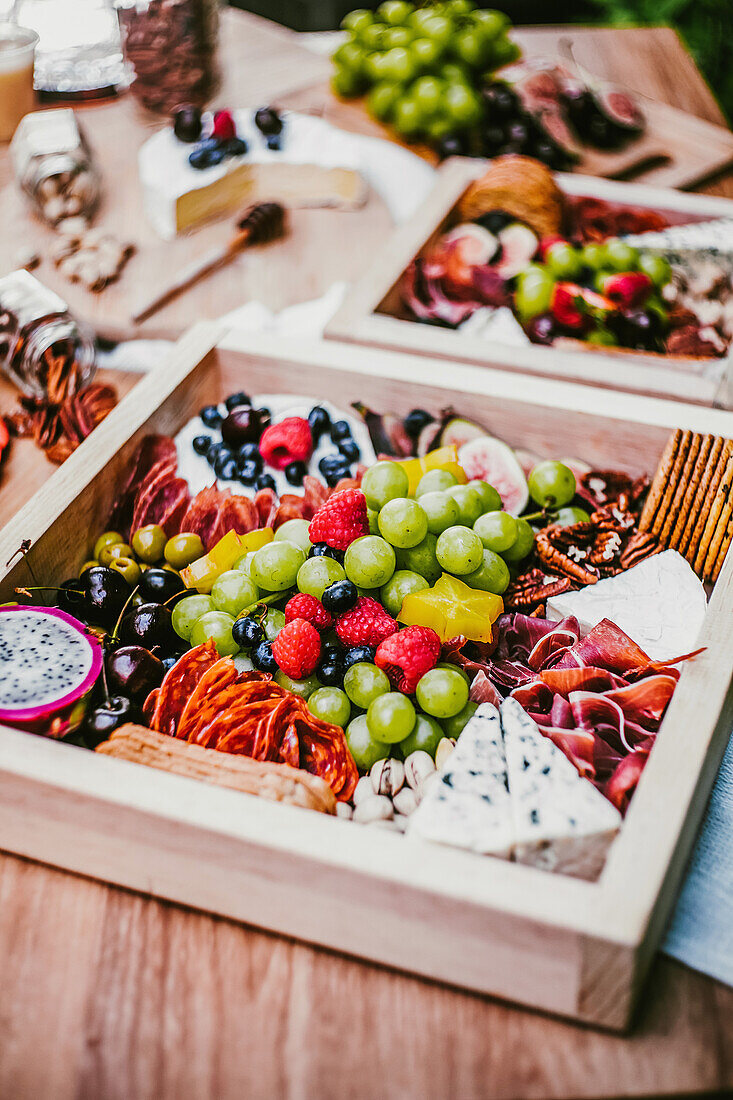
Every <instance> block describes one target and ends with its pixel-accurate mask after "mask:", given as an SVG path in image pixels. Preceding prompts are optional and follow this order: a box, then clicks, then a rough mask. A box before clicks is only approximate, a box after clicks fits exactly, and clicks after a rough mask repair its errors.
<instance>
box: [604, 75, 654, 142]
mask: <svg viewBox="0 0 733 1100" xmlns="http://www.w3.org/2000/svg"><path fill="white" fill-rule="evenodd" d="M593 98H594V99H595V101H596V106H597V107H598V110H599V111H600V112H601V114H602V115H603V116H604V118H607V119H608V121H609V122H611V123H613V125H614V126H618V127H619V128H620V129H621V130H624V131H626V133H627V134H640V133H641V132H642V130H643V129H644V125H645V120H644V115H643V114H642V112H641V109H640V107H639V105H638V104H637V103H635V101H634V100H633V99H632V97H631V96H630V95H629V94H628V92H624V91H622V90H621V89H620V88H614V87H613V86H611V85H603V86H601V87H599V88H595V89H594V95H593Z"/></svg>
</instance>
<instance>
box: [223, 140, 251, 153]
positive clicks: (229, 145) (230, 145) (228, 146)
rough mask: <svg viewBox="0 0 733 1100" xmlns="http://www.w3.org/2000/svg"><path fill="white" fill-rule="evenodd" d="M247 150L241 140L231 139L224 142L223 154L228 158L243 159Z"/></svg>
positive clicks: (246, 146) (245, 144)
mask: <svg viewBox="0 0 733 1100" xmlns="http://www.w3.org/2000/svg"><path fill="white" fill-rule="evenodd" d="M248 148H249V146H248V145H247V142H246V141H244V140H243V138H238V137H233V138H229V141H225V142H224V152H225V153H226V155H227V156H228V157H243V156H244V154H245V153H246V152H247V149H248Z"/></svg>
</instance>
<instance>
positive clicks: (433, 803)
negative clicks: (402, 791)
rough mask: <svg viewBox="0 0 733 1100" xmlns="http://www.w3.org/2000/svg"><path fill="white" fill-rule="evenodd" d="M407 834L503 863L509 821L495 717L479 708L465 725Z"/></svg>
mask: <svg viewBox="0 0 733 1100" xmlns="http://www.w3.org/2000/svg"><path fill="white" fill-rule="evenodd" d="M407 833H408V835H409V836H411V837H420V838H421V839H423V840H430V841H433V842H436V843H439V844H450V845H453V846H454V847H457V848H467V849H469V850H470V851H472V852H480V853H482V854H484V855H494V856H503V857H506V858H508V857H509V855H510V854H511V850H512V815H511V809H510V805H509V791H508V789H507V772H506V760H505V757H504V746H503V743H502V735H501V722H500V719H499V712H498V710H497V709H496V707H494V706H492V704H491V703H483V704H482V705H481V706H480V707H479V708H478V710H477V711H476V713H475V714H474V716H473V718H472V719H471V720H470V722H468V723H467V724H466V726H465V727H464V729H463V732H462V733H461V735H460V737H459V738H458V741H457V742H456V747H455V749H454V750H453V752H452V753H451V755H450V757H449V759H448V761H447V762H446V765H445V767H444V769H443V771H442V772H441V773H440V778H439V780H438V782H434V783H433V784H432V786H430V788H429V789H428V791H427V793H426V795H425V797H424V798H423V800H422V802H421V803H420V805H419V806H418V808H417V809H416V810H415V812H414V813H413V814H412V815H411V816H410V819H409V824H408V827H407Z"/></svg>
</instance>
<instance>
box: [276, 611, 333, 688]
mask: <svg viewBox="0 0 733 1100" xmlns="http://www.w3.org/2000/svg"><path fill="white" fill-rule="evenodd" d="M272 653H273V656H274V658H275V660H276V661H277V663H278V665H279V666H280V668H281V669H282V670H283V672H284V673H285V675H286V676H289V677H290V679H291V680H302V679H304V678H305V677H306V676H310V674H311V672H313V670H314V669H315V667H316V665H317V664H318V660H319V658H320V656H321V638H320V635H319V633H318V631H317V630H316V628H315V627H314V626H313V625H312V624H311V623H309V622H306V620H305V619H293V621H292V622H290V623H287V624H286V625H285V626H284V627H283V628H282V630H281V631H280V633H279V634H278V636H277V638H275V641H274V642H273V643H272Z"/></svg>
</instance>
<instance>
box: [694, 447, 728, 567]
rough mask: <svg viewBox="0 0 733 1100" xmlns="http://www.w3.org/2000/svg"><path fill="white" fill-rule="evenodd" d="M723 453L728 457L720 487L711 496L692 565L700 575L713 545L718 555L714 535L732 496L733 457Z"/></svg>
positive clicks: (718, 545) (717, 546)
mask: <svg viewBox="0 0 733 1100" xmlns="http://www.w3.org/2000/svg"><path fill="white" fill-rule="evenodd" d="M723 454H724V455H725V458H726V463H725V467H724V471H723V475H722V477H721V479H720V482H719V484H718V488H717V489H716V491H715V495H714V496H711V499H710V508H709V511H708V516H707V521H706V523H705V528H704V530H703V533H702V537H701V539H700V542H699V544H698V547H697V554H696V555H695V563H694V565H693V567H692V568H693V569H694V570H695V572H696V573H697V575H698V576H702V570H703V567H704V565H705V562H706V560H707V556H708V551H709V550H710V547H711V545H713V546H714V547H715V555H716V557H717V553H718V550H719V549H720V544H719V543H715V542H714V537H715V533H716V530H717V527H718V522H719V521H720V517H721V515H722V514H723V511H724V509H725V507H726V505H727V503H728V497H729V496H730V491H731V488H733V458H732V457H731V456H730V453H728V454H725V450H724V452H723ZM721 466H722V460H721Z"/></svg>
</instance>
